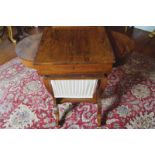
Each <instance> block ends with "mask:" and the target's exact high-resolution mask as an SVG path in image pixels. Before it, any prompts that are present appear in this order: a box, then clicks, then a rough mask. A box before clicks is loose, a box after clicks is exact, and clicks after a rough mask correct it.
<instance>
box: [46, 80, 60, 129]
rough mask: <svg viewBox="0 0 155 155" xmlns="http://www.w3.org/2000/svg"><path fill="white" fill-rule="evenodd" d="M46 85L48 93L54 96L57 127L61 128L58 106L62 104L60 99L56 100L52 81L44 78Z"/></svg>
mask: <svg viewBox="0 0 155 155" xmlns="http://www.w3.org/2000/svg"><path fill="white" fill-rule="evenodd" d="M44 84H45V87H46V89H47V90H48V92H49V93H50V94H51V95H52V97H53V102H54V114H55V116H56V127H58V128H59V127H60V125H59V108H58V104H59V103H60V101H59V99H56V98H55V97H54V94H53V90H52V85H51V81H50V80H49V79H48V78H47V77H44Z"/></svg>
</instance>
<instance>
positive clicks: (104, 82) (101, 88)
mask: <svg viewBox="0 0 155 155" xmlns="http://www.w3.org/2000/svg"><path fill="white" fill-rule="evenodd" d="M99 82H100V83H99V89H98V95H97V122H98V128H101V126H102V105H101V99H102V97H103V92H104V90H105V87H106V85H107V76H106V75H105V78H103V79H101V80H100V81H99Z"/></svg>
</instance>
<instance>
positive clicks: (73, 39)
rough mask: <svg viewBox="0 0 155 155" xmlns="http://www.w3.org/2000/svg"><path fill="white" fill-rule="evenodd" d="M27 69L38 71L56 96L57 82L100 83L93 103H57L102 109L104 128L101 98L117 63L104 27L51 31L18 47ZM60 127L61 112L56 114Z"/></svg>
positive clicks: (19, 55)
mask: <svg viewBox="0 0 155 155" xmlns="http://www.w3.org/2000/svg"><path fill="white" fill-rule="evenodd" d="M16 53H17V55H18V57H19V58H20V59H21V61H22V62H23V64H24V65H26V66H28V67H32V68H35V69H36V70H37V71H38V74H39V75H41V76H44V82H45V86H46V87H47V89H48V90H49V92H50V93H51V94H52V95H53V97H54V94H53V91H52V87H51V80H53V79H62V80H63V79H67V80H69V79H98V87H97V89H96V91H95V93H94V97H93V98H91V99H88V98H86V99H70V98H68V99H67V98H65V99H56V98H55V97H54V99H55V105H56V107H57V105H58V104H59V103H63V102H66V101H70V102H81V101H86V102H87V101H88V102H92V103H97V105H98V115H97V119H98V126H101V117H102V116H101V102H100V99H101V95H102V93H103V90H104V88H105V85H106V77H107V74H108V73H109V72H111V70H112V65H113V63H114V62H115V59H114V55H113V51H112V48H111V45H110V42H109V39H108V37H107V34H106V31H105V28H104V27H100V26H98V27H92V26H87V27H77V26H75V27H72V26H68V27H59V26H58V27H47V28H46V29H45V30H44V32H43V34H37V35H33V36H30V37H28V38H25V39H24V40H22V41H21V42H19V44H18V45H17V47H16ZM56 116H57V117H56V118H57V125H58V124H59V111H58V110H56Z"/></svg>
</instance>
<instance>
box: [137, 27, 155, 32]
mask: <svg viewBox="0 0 155 155" xmlns="http://www.w3.org/2000/svg"><path fill="white" fill-rule="evenodd" d="M135 27H136V28H138V29H142V30H145V31H150V32H151V31H153V30H155V26H135Z"/></svg>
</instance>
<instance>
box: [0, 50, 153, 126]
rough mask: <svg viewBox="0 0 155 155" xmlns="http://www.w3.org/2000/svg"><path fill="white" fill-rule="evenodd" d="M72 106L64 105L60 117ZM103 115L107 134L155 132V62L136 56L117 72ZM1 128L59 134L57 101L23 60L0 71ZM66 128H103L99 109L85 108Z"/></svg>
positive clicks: (70, 118) (72, 115) (68, 118)
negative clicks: (99, 123)
mask: <svg viewBox="0 0 155 155" xmlns="http://www.w3.org/2000/svg"><path fill="white" fill-rule="evenodd" d="M71 105H72V104H71V103H65V104H62V105H60V106H59V110H60V115H61V116H62V115H63V113H65V111H67V110H68V108H70V106H71ZM102 111H103V113H102V114H103V118H102V120H103V126H102V128H103V129H109V128H111V129H115V128H155V63H154V60H152V59H151V58H146V57H145V58H144V56H143V55H139V54H136V53H133V54H132V56H131V57H130V58H129V59H128V61H127V63H126V64H125V65H123V66H120V67H117V68H113V70H112V73H111V74H110V75H109V76H108V86H107V87H106V90H105V93H104V98H103V99H102ZM0 128H31V129H32V128H37V129H40V128H45V129H51V128H56V127H55V115H54V107H53V100H52V96H51V95H50V94H49V93H48V91H47V90H46V88H45V86H44V84H43V80H42V77H40V76H38V74H37V72H36V71H35V70H33V69H29V68H26V67H24V66H23V65H22V64H21V62H20V61H19V59H18V58H15V59H13V60H11V61H9V62H8V63H5V64H4V65H1V66H0ZM62 128H64V129H68V128H71V129H77V128H81V129H82V128H83V129H94V128H97V107H96V105H94V104H91V103H79V104H78V105H77V106H76V107H75V108H74V109H73V110H72V111H70V112H69V113H68V115H67V116H66V120H65V123H64V125H63V127H62Z"/></svg>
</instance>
